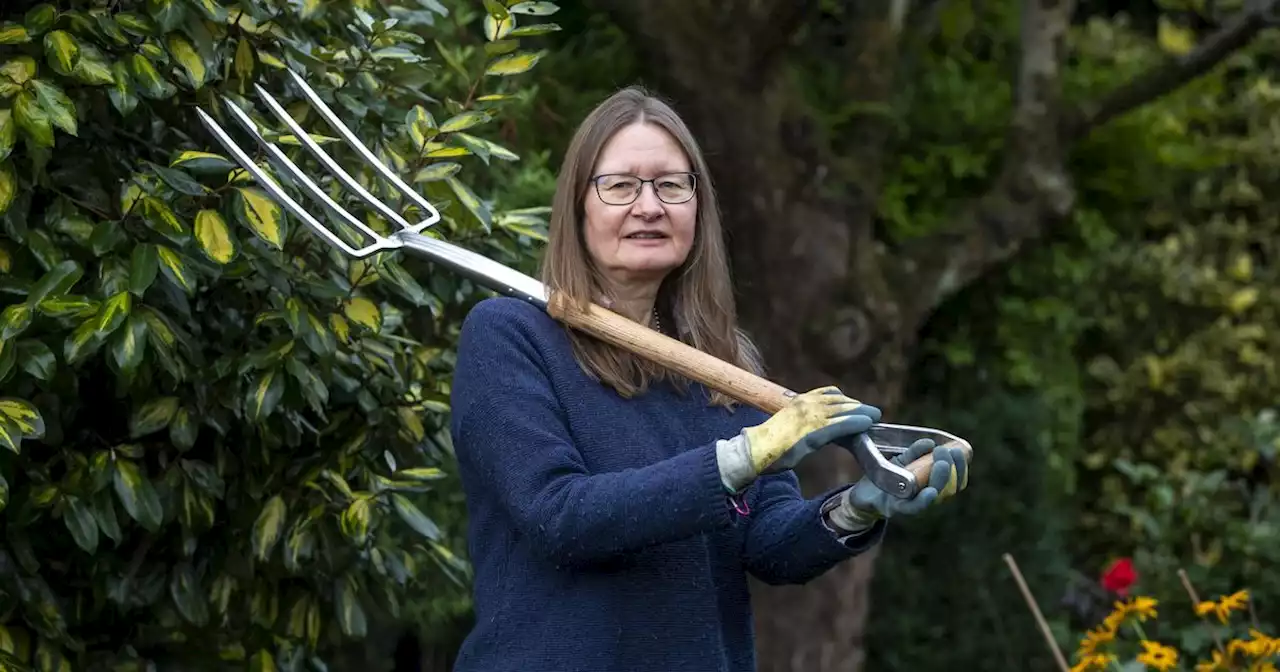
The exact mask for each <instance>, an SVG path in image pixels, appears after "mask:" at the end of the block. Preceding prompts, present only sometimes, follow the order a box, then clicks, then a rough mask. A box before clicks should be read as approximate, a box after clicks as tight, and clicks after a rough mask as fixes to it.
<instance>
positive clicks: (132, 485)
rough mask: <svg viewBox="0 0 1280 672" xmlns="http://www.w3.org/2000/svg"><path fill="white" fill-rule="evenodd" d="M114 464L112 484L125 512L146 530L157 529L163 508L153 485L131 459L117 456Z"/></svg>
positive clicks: (153, 530)
mask: <svg viewBox="0 0 1280 672" xmlns="http://www.w3.org/2000/svg"><path fill="white" fill-rule="evenodd" d="M115 466H116V468H115V472H114V474H113V476H112V484H113V486H114V487H115V492H116V496H117V497H119V498H120V504H121V505H122V506H123V507H124V510H125V512H126V513H128V514H129V517H130V518H133V519H134V520H136V521H138V524H140V525H142V526H143V527H144V528H146V529H147V530H150V531H152V532H155V531H156V530H159V529H160V523H161V516H162V514H163V510H162V509H161V507H160V496H159V495H158V494H157V493H156V489H155V486H154V485H152V483H151V481H150V480H148V479H147V477H146V476H144V475H143V474H142V472H141V471H139V469H138V465H137V464H135V463H134V462H133V461H132V460H129V459H125V458H119V457H118V458H116V462H115Z"/></svg>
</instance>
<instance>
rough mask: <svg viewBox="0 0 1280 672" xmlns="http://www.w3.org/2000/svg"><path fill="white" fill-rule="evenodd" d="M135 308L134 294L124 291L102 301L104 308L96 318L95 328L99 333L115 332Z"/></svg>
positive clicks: (102, 334)
mask: <svg viewBox="0 0 1280 672" xmlns="http://www.w3.org/2000/svg"><path fill="white" fill-rule="evenodd" d="M132 310H133V296H132V295H130V294H129V292H127V291H122V292H119V293H117V294H115V295H114V296H112V297H110V298H108V299H107V300H106V301H104V302H103V303H102V308H101V309H99V310H98V314H97V316H96V317H95V319H94V325H93V328H94V330H96V331H97V332H98V335H101V336H105V335H107V334H110V333H112V332H114V331H115V330H116V329H117V328H118V327H119V326H120V325H121V324H124V320H125V318H126V317H128V316H129V313H130V312H131V311H132Z"/></svg>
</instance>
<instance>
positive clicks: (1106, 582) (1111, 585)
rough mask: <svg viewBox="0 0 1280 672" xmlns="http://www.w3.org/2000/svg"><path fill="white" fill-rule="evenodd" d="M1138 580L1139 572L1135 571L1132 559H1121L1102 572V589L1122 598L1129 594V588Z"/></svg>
mask: <svg viewBox="0 0 1280 672" xmlns="http://www.w3.org/2000/svg"><path fill="white" fill-rule="evenodd" d="M1137 580H1138V572H1137V571H1135V570H1134V569H1133V559H1132V558H1119V559H1117V560H1115V561H1114V562H1112V563H1111V565H1110V566H1109V567H1107V569H1106V571H1104V572H1102V587H1103V588H1105V589H1107V590H1109V591H1111V592H1113V593H1116V594H1117V595H1120V596H1122V597H1123V596H1125V595H1127V594H1128V593H1129V586H1132V585H1133V584H1134V582H1135V581H1137Z"/></svg>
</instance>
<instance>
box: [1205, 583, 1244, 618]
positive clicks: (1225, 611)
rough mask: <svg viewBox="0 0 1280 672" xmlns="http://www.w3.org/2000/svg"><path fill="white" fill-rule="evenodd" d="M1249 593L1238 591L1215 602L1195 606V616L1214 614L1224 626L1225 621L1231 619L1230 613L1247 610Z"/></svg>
mask: <svg viewBox="0 0 1280 672" xmlns="http://www.w3.org/2000/svg"><path fill="white" fill-rule="evenodd" d="M1248 604H1249V591H1247V590H1239V591H1236V592H1234V593H1232V594H1230V595H1227V596H1225V597H1223V598H1222V599H1221V600H1219V601H1217V602H1213V601H1206V602H1201V603H1199V604H1197V605H1196V615H1197V616H1208V615H1209V614H1216V615H1217V617H1218V620H1219V621H1221V622H1222V624H1223V625H1226V623H1227V620H1228V619H1230V618H1231V612H1233V611H1243V610H1245V609H1246V608H1248Z"/></svg>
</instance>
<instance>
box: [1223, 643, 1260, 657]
mask: <svg viewBox="0 0 1280 672" xmlns="http://www.w3.org/2000/svg"><path fill="white" fill-rule="evenodd" d="M1256 644H1257V642H1246V641H1244V640H1243V639H1233V640H1231V641H1229V642H1227V655H1228V656H1230V657H1232V658H1234V657H1236V656H1252V655H1253V647H1254V646H1255V645H1256Z"/></svg>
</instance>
